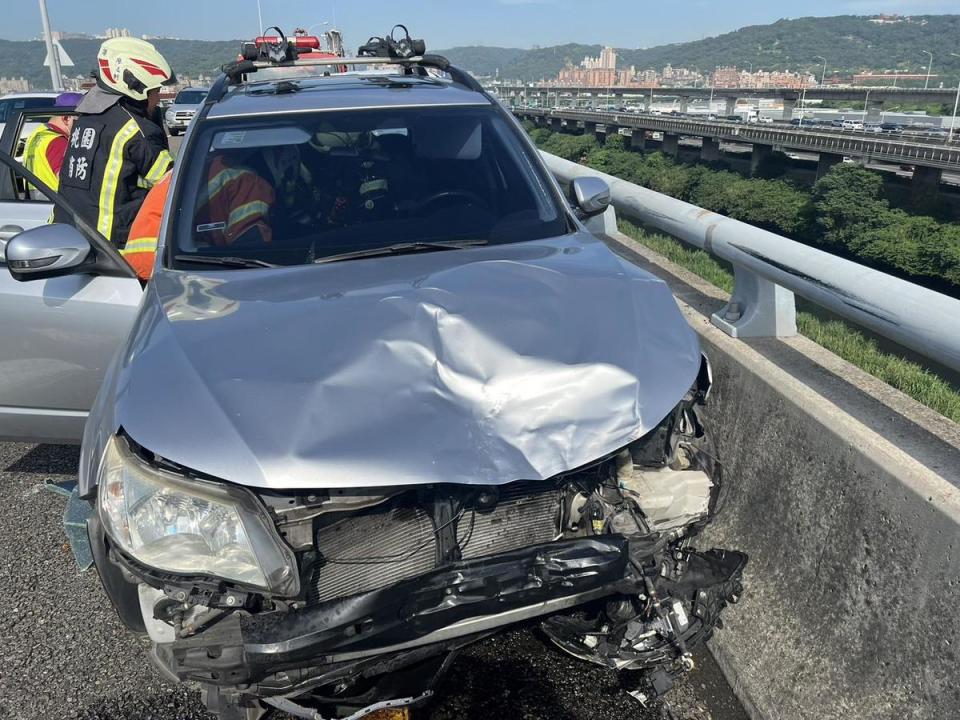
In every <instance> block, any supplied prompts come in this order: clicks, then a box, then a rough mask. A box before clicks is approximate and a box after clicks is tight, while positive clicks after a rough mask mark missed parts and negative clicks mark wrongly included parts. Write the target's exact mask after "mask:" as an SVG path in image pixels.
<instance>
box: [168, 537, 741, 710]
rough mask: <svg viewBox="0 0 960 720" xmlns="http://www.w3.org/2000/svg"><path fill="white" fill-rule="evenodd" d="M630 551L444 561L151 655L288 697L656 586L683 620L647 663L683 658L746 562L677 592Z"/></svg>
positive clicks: (210, 677)
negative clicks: (681, 609) (677, 603)
mask: <svg viewBox="0 0 960 720" xmlns="http://www.w3.org/2000/svg"><path fill="white" fill-rule="evenodd" d="M640 545H641V547H639V548H638V547H637V545H636V544H635V545H634V547H633V548H631V544H630V541H628V540H627V539H626V538H624V537H623V536H620V535H604V536H594V537H588V538H580V539H574V540H565V541H560V542H554V543H547V544H542V545H535V546H531V547H527V548H524V549H522V550H517V551H513V552H508V553H503V554H500V555H496V556H492V557H485V558H478V559H474V560H465V561H459V562H454V563H450V564H448V565H446V566H444V567H443V568H440V569H437V570H435V571H432V572H429V573H426V574H424V575H420V576H417V577H415V578H411V579H409V580H404V581H401V582H399V583H396V584H394V585H391V586H389V587H386V588H381V589H378V590H373V591H370V592H366V593H362V594H359V595H354V596H352V597H347V598H342V599H337V600H332V601H328V602H325V603H322V604H320V605H317V606H314V607H309V608H306V609H303V610H299V611H293V612H287V613H281V612H271V613H259V614H247V613H240V612H235V613H232V614H230V615H229V616H227V617H225V618H224V619H223V620H222V621H220V622H218V623H216V624H214V625H212V626H210V627H209V628H207V629H206V630H204V631H202V632H200V633H199V634H197V635H195V636H193V637H188V638H184V639H180V640H177V641H175V642H173V643H170V644H164V645H158V646H157V648H156V657H157V659H158V660H159V662H160V663H161V665H162V666H163V668H164V669H165V670H166V671H167V672H168V673H169V674H171V675H173V676H176V677H177V678H178V679H180V680H191V681H197V682H201V683H204V684H207V685H214V686H220V687H221V688H226V687H237V686H241V687H249V686H251V685H253V686H256V694H259V695H262V696H268V695H272V694H281V693H283V694H288V695H291V694H295V693H299V692H302V691H305V690H309V689H310V688H314V687H317V686H319V685H328V684H330V683H332V682H336V681H337V680H338V679H343V678H352V677H355V676H357V675H358V674H363V675H365V676H368V677H369V676H371V675H374V674H377V673H394V672H396V671H397V669H398V668H402V667H405V666H408V665H411V664H413V663H416V662H420V661H422V660H423V659H424V658H426V657H429V656H431V655H433V656H436V655H439V654H445V653H449V652H451V651H455V650H456V649H457V648H459V647H461V646H463V645H465V644H467V643H469V642H472V641H473V640H475V639H477V638H480V637H483V636H485V635H488V634H490V633H492V632H493V631H495V630H498V629H501V628H503V627H505V626H507V625H510V624H513V623H517V622H520V621H524V620H529V619H531V618H535V617H541V616H545V615H556V614H557V613H560V612H561V611H569V612H572V611H573V610H574V609H575V608H577V607H579V606H583V605H585V604H587V603H590V602H591V601H598V600H601V599H608V598H618V597H619V598H624V597H628V598H631V597H637V596H638V594H641V595H642V594H643V593H647V592H648V588H649V587H650V586H651V584H655V585H657V586H660V587H663V588H664V590H665V591H669V592H670V593H671V594H670V597H671V598H674V596H675V595H676V596H678V597H679V595H680V594H682V595H683V596H684V600H683V601H684V602H686V603H687V607H688V608H689V609H688V612H689V613H690V617H691V618H692V620H691V621H690V622H688V623H687V624H686V626H685V627H684V628H683V632H681V636H680V637H679V638H676V639H674V638H667V639H665V640H664V641H663V642H661V643H659V644H658V647H657V648H656V653H655V654H656V656H657V658H658V660H657V663H662V662H667V661H669V659H670V658H671V657H672V658H676V657H680V656H681V655H682V654H683V652H684V650H685V642H686V641H685V639H684V637H687V638H689V639H690V640H691V641H692V640H693V639H694V637H693V635H696V636H698V637H699V636H703V635H704V634H705V633H707V634H708V633H709V632H711V631H712V629H713V627H714V624H715V623H716V619H717V613H718V612H719V609H720V608H721V607H722V606H723V605H725V604H726V603H727V602H728V601H735V599H736V593H738V592H739V588H740V573H741V571H742V568H743V565H744V564H745V562H746V559H745V557H744V556H742V555H741V554H739V553H728V554H727V555H726V556H725V557H726V558H727V561H726V562H723V563H720V565H717V566H716V567H715V568H714V570H715V571H717V572H719V573H720V574H721V575H722V574H723V573H726V577H722V578H721V577H720V576H719V575H718V574H717V572H714V573H712V574H711V575H710V578H709V582H708V583H707V584H705V585H703V586H697V587H694V586H692V585H691V586H690V587H684V588H683V589H682V593H678V592H676V591H675V590H676V589H677V588H679V586H677V585H676V583H674V584H673V585H670V582H669V581H667V580H666V579H665V578H661V577H659V576H658V574H657V573H658V572H660V570H659V569H658V568H657V567H656V566H654V567H652V569H651V573H652V575H653V579H652V580H651V578H650V577H644V576H643V575H642V574H641V572H640V571H639V570H638V568H639V567H642V566H643V563H642V562H638V561H637V558H638V556H640V557H641V560H642V559H643V553H644V552H645V550H644V547H643V542H642V541H641V543H640ZM652 557H653V556H652V554H651V555H650V556H649V558H650V559H652ZM721 565H722V566H723V567H722V568H721ZM694 620H695V623H694V622H693V621H694ZM694 624H696V628H695V629H694ZM548 628H549V632H550V635H551V638H552V639H554V641H555V642H558V639H559V640H560V641H559V642H558V644H560V645H561V647H563V646H564V645H563V642H562V641H563V640H564V639H566V640H567V641H568V643H569V644H570V647H565V648H564V649H567V650H571V651H572V646H573V645H575V644H576V643H578V642H580V640H579V639H578V638H579V637H580V636H579V635H578V634H577V633H576V632H575V633H573V634H572V635H570V636H569V637H568V636H567V633H565V630H564V628H563V627H560V628H556V627H549V626H545V629H548ZM664 634H665V635H667V634H669V633H668V628H666V629H664ZM575 654H581V655H582V653H575ZM585 659H588V660H589V659H594V658H590V657H585ZM594 660H595V659H594ZM595 661H597V660H595Z"/></svg>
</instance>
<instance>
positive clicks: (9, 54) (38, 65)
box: [0, 40, 240, 89]
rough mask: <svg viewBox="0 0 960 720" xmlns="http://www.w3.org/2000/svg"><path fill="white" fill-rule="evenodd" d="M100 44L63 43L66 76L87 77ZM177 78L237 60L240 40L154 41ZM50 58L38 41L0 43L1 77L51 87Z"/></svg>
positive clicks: (82, 41) (38, 86) (196, 73)
mask: <svg viewBox="0 0 960 720" xmlns="http://www.w3.org/2000/svg"><path fill="white" fill-rule="evenodd" d="M101 42H102V41H101V40H64V41H63V42H62V43H61V44H62V45H63V49H64V50H66V51H67V55H69V56H70V59H71V60H73V62H74V67H72V68H64V74H65V75H67V76H68V77H70V76H73V75H88V74H89V73H90V71H91V70H93V68H94V67H95V66H96V60H97V50H98V49H99V48H100V43H101ZM152 42H153V44H154V45H155V46H156V48H157V50H159V51H160V52H161V53H163V55H164V57H166V58H167V60H168V61H169V62H170V65H171V67H172V68H173V70H174V72H175V73H177V74H178V75H189V76H190V77H196V76H197V75H199V74H201V73H204V74H206V75H213V74H216V72H217V71H218V70H219V69H220V66H221V65H223V64H224V63H225V62H229V61H230V60H234V59H236V57H237V52H238V51H239V49H240V41H239V40H154V41H152ZM46 56H47V49H46V46H45V45H44V43H42V42H41V41H39V40H31V41H13V40H0V77H21V76H22V77H25V78H27V80H29V81H30V83H31V85H32V86H34V87H36V88H38V89H39V88H49V87H50V71H49V70H48V69H47V68H45V67H43V60H44V58H46Z"/></svg>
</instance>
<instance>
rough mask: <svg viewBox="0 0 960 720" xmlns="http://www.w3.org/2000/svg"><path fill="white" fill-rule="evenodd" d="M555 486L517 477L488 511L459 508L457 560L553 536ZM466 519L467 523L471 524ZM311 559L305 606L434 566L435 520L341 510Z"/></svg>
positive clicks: (408, 513)
mask: <svg viewBox="0 0 960 720" xmlns="http://www.w3.org/2000/svg"><path fill="white" fill-rule="evenodd" d="M559 503H560V491H559V490H558V489H556V487H554V486H553V485H551V484H549V483H542V482H541V483H537V482H519V483H512V484H510V485H507V486H503V487H501V488H500V489H499V500H498V502H497V505H496V507H495V508H493V509H492V510H491V511H488V512H475V511H473V510H471V509H466V510H465V511H464V513H463V516H462V517H461V519H460V520H459V522H458V523H457V542H458V544H459V546H460V548H461V553H462V557H463V558H464V559H470V558H477V557H483V556H486V555H496V554H498V553H502V552H507V551H509V550H515V549H518V548H522V547H526V546H528V545H534V544H536V543H543V542H550V541H551V540H553V539H554V537H555V535H556V517H557V510H558V507H559ZM471 525H472V528H471ZM316 544H317V550H318V551H319V553H320V555H321V556H322V558H323V560H322V561H321V562H318V564H317V567H316V569H315V570H314V572H313V578H312V581H311V584H310V588H309V590H308V595H307V601H308V603H309V604H315V603H320V602H324V601H326V600H332V599H334V598H339V597H346V596H349V595H355V594H358V593H363V592H367V591H369V590H374V589H376V588H381V587H385V586H387V585H391V584H393V583H396V582H399V581H401V580H405V579H407V578H411V577H415V576H417V575H421V574H423V573H425V572H427V571H429V570H431V569H433V568H434V567H436V565H437V557H438V556H439V553H438V549H437V537H436V535H435V533H434V525H433V522H432V521H431V518H430V515H429V514H428V512H427V511H426V510H425V509H423V508H422V507H420V506H414V505H395V506H392V507H389V508H386V509H385V508H376V509H374V510H370V511H366V512H363V513H359V514H354V515H349V516H345V517H343V518H341V519H338V520H337V521H336V522H334V523H332V524H330V525H327V526H325V527H323V528H321V529H320V530H319V531H318V532H317V536H316Z"/></svg>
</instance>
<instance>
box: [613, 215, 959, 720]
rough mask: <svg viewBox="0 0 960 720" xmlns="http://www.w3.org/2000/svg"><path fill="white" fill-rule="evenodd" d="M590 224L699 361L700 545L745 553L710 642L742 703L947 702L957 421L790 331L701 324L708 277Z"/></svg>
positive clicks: (840, 710) (840, 709)
mask: <svg viewBox="0 0 960 720" xmlns="http://www.w3.org/2000/svg"><path fill="white" fill-rule="evenodd" d="M607 236H608V238H609V241H610V243H611V245H612V246H613V247H614V249H617V250H618V251H619V252H622V253H623V254H625V255H627V256H629V257H630V259H631V260H632V261H634V262H637V263H638V264H641V265H644V266H645V267H647V269H649V270H651V271H652V272H654V273H655V274H657V275H659V276H661V277H663V278H664V279H665V280H667V281H668V283H669V284H670V285H671V287H672V288H673V289H674V290H675V294H676V295H677V296H678V303H679V304H680V307H681V309H682V310H683V312H684V314H685V315H686V317H687V319H688V320H689V322H690V323H691V325H692V326H693V327H694V329H695V330H696V331H697V333H698V334H699V335H700V338H701V341H702V343H703V346H704V349H705V350H706V352H707V353H708V355H709V356H710V358H711V361H712V363H713V367H714V376H715V390H714V392H715V394H714V396H713V397H712V399H711V403H710V407H709V409H708V418H709V420H710V421H711V423H712V426H713V432H714V434H715V436H716V438H717V441H718V448H719V452H720V456H721V461H722V462H723V465H724V476H725V478H726V485H725V487H726V490H725V499H724V503H725V507H724V509H723V512H721V513H720V514H719V515H718V517H717V520H716V522H715V523H714V524H713V525H712V526H711V527H710V528H708V530H707V532H706V533H705V540H706V541H707V542H706V543H704V542H701V544H704V545H715V546H717V547H735V548H738V549H742V550H745V551H746V552H748V553H749V554H750V556H751V560H750V565H749V566H748V569H747V574H746V586H747V587H746V592H745V594H744V598H743V600H742V601H741V603H740V604H739V605H737V606H736V607H734V608H730V609H729V610H728V612H727V615H726V625H727V628H726V629H725V630H722V631H720V632H719V633H717V635H716V636H715V638H714V639H713V640H712V641H711V643H710V646H711V650H712V651H713V653H714V656H715V657H716V658H717V660H718V663H719V664H720V666H721V668H722V669H723V670H724V673H725V674H726V675H727V679H728V681H729V682H730V684H731V686H732V687H733V688H734V690H735V692H736V693H737V695H738V697H739V698H740V700H741V702H742V703H743V704H744V706H745V708H746V709H747V711H748V712H749V713H750V715H751V717H753V718H765V719H766V720H773V719H775V718H784V719H785V720H793V719H795V718H796V719H800V718H803V719H806V718H817V720H830V719H833V718H836V719H837V720H840V719H841V718H842V719H843V720H850V719H851V718H870V719H871V720H885V719H887V718H889V719H890V720H893V719H894V718H896V719H897V720H901V719H903V718H910V719H914V718H915V719H919V718H947V717H955V716H956V708H957V707H960V688H958V686H957V683H956V669H955V668H956V667H957V659H958V653H957V649H958V647H960V632H958V623H957V622H956V621H955V620H954V616H955V614H956V609H957V608H958V607H960V487H958V486H960V477H958V475H960V442H956V439H957V438H960V431H958V428H957V426H956V425H955V424H954V423H951V422H950V421H949V420H946V419H945V418H940V417H939V416H936V415H935V414H933V413H931V411H929V410H928V409H926V408H922V406H920V405H919V404H918V403H915V402H914V401H913V400H911V399H910V398H907V397H906V396H903V395H902V393H897V391H893V390H891V389H889V388H887V389H886V391H884V390H882V389H881V388H879V387H877V386H883V384H882V383H880V381H877V380H875V379H872V378H871V379H869V380H867V379H865V378H864V376H863V373H862V372H861V371H859V370H857V369H856V368H852V366H848V364H847V363H845V362H844V361H842V360H840V359H839V358H837V357H836V356H834V355H832V354H831V353H829V352H828V351H826V350H824V349H823V348H820V347H819V346H816V345H815V344H814V343H812V342H811V341H809V340H808V339H806V338H791V339H789V340H777V339H772V338H770V339H764V340H755V341H747V342H744V341H738V340H735V339H733V338H730V337H729V336H727V335H725V334H724V333H723V332H722V331H720V330H719V329H717V328H715V327H713V326H712V325H711V324H710V322H709V314H710V312H711V311H712V310H713V309H715V308H716V306H717V305H718V304H722V303H723V301H724V294H723V293H721V292H719V291H718V290H717V289H716V288H712V286H708V285H707V284H706V283H703V281H701V280H699V279H694V278H693V276H691V275H690V274H689V273H686V272H685V271H683V270H681V269H679V268H677V267H676V266H674V265H672V263H669V262H668V261H666V260H665V259H663V258H661V257H659V256H657V255H656V254H655V253H652V252H651V251H649V250H647V249H646V248H643V247H642V246H639V245H638V244H637V243H635V242H633V241H632V240H630V239H629V238H627V237H626V236H623V235H620V234H618V233H607ZM771 357H773V358H775V359H776V362H774V361H773V360H771V359H770V358H771ZM848 370H849V371H848ZM818 376H819V379H818V380H817V381H816V382H814V383H811V382H806V380H807V379H808V378H810V377H818ZM850 380H854V382H853V383H851V382H850ZM814 386H816V389H814ZM883 387H884V388H885V387H886V386H883ZM931 415H933V416H934V417H935V418H939V423H936V422H933V421H932V420H933V419H932V418H931ZM892 416H896V417H895V418H892ZM891 423H894V425H891ZM891 427H894V428H896V429H894V430H891V429H890V428H891ZM911 427H912V428H914V429H913V431H911V429H910V428H911ZM937 427H940V428H942V432H941V433H939V436H937V435H934V434H933V431H935V430H936V428H937ZM899 436H903V437H904V439H907V440H909V442H900V440H899ZM891 438H894V439H891ZM918 438H920V439H919V440H918ZM923 438H927V439H926V440H923ZM944 438H947V439H949V440H950V441H951V442H944Z"/></svg>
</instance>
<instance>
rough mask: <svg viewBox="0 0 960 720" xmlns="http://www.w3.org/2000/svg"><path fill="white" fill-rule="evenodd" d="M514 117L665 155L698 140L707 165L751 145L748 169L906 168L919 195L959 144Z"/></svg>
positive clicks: (684, 123)
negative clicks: (733, 147) (782, 157)
mask: <svg viewBox="0 0 960 720" xmlns="http://www.w3.org/2000/svg"><path fill="white" fill-rule="evenodd" d="M514 114H515V115H517V116H518V117H520V118H523V119H528V120H532V121H533V122H535V123H537V124H540V125H542V126H544V127H547V126H549V127H551V128H552V129H553V130H555V131H560V130H562V129H564V128H567V129H573V128H580V127H582V128H583V129H584V130H585V131H586V132H596V133H600V134H601V137H602V135H603V134H606V133H616V132H619V130H620V129H621V128H627V129H629V130H630V131H631V133H632V139H631V143H630V144H631V146H632V147H633V148H635V149H643V148H644V147H645V144H646V141H647V137H646V136H647V132H659V133H662V134H663V144H662V146H661V149H662V150H663V151H664V152H665V153H667V154H669V155H676V154H677V152H678V142H679V139H680V137H681V136H687V137H690V136H695V137H700V138H702V139H703V143H702V146H701V157H702V159H704V160H707V161H710V160H718V159H719V157H720V155H719V153H720V145H719V144H720V142H721V141H724V142H731V143H742V144H746V145H751V146H752V147H753V154H752V157H751V167H752V168H753V169H756V167H757V165H758V164H759V163H760V162H761V161H762V160H763V159H764V157H766V156H767V155H769V154H770V152H772V151H774V150H788V149H790V150H802V151H806V152H814V153H817V154H818V155H819V157H820V168H819V169H820V171H821V172H825V171H826V170H827V169H829V167H830V166H832V165H834V164H836V163H838V162H840V161H842V160H843V158H844V157H852V158H856V159H858V160H860V161H862V162H864V163H867V162H886V163H891V164H895V165H911V166H913V167H914V168H915V170H914V182H916V183H917V184H918V186H921V187H922V188H923V189H925V190H931V189H936V187H937V186H938V185H939V183H940V179H941V174H942V173H943V171H944V170H948V171H951V172H960V143H958V142H954V143H951V144H947V143H945V142H944V141H943V140H933V139H923V138H913V137H910V138H907V137H903V136H893V135H876V134H863V133H862V132H852V131H843V130H840V129H833V128H831V129H826V128H821V127H817V128H804V127H794V126H792V125H779V126H775V125H766V124H759V123H734V122H728V121H724V120H699V119H691V118H679V117H672V116H664V115H638V114H635V113H612V112H590V111H577V110H541V109H536V108H517V109H515V110H514Z"/></svg>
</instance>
